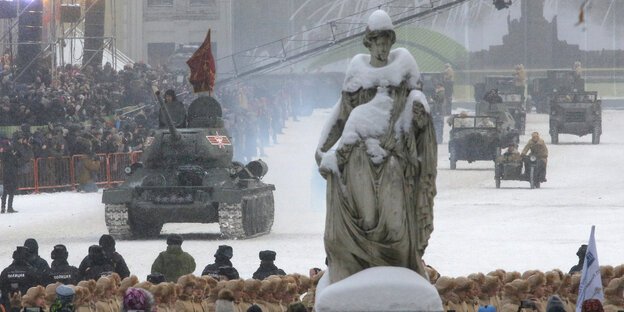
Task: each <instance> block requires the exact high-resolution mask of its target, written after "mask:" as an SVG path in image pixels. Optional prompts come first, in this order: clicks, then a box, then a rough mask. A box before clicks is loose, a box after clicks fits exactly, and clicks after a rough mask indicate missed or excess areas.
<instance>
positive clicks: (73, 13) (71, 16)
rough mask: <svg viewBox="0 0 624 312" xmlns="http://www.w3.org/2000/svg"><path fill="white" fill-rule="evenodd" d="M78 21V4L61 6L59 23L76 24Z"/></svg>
mask: <svg viewBox="0 0 624 312" xmlns="http://www.w3.org/2000/svg"><path fill="white" fill-rule="evenodd" d="M78 20H80V4H61V22H62V23H77V22H78Z"/></svg>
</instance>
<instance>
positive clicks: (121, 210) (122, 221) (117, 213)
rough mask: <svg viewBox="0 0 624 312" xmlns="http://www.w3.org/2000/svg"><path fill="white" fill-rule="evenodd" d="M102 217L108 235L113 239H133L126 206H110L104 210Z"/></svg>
mask: <svg viewBox="0 0 624 312" xmlns="http://www.w3.org/2000/svg"><path fill="white" fill-rule="evenodd" d="M104 217H105V220H106V227H107V228H108V233H109V234H110V235H112V236H113V237H114V238H115V239H121V240H127V239H132V238H133V233H132V226H131V225H130V219H129V217H128V207H127V206H126V205H110V204H107V205H106V207H105V208H104Z"/></svg>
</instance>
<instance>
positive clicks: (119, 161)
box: [0, 151, 142, 192]
mask: <svg viewBox="0 0 624 312" xmlns="http://www.w3.org/2000/svg"><path fill="white" fill-rule="evenodd" d="M141 153H142V152H141V151H136V152H131V153H113V154H97V155H96V156H97V157H98V159H99V160H100V168H99V170H98V173H97V176H96V177H95V183H96V184H97V185H104V186H106V187H112V186H113V185H116V184H120V183H122V182H123V181H124V180H125V177H126V174H125V168H126V167H129V166H130V165H132V164H133V163H135V162H137V161H139V159H140V156H141ZM83 157H86V155H74V156H72V157H68V156H63V157H48V158H37V159H31V160H29V161H28V162H27V163H26V164H24V165H23V166H21V167H20V169H19V170H18V175H17V178H18V179H19V181H18V182H19V184H18V186H19V187H18V190H20V191H34V192H39V191H40V190H61V189H71V188H75V187H76V186H78V177H79V176H80V172H81V170H83V169H82V159H83ZM0 169H2V161H0ZM3 178H4V177H2V171H1V170H0V180H2V179H3Z"/></svg>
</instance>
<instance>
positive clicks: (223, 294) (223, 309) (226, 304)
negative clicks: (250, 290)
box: [215, 288, 236, 312]
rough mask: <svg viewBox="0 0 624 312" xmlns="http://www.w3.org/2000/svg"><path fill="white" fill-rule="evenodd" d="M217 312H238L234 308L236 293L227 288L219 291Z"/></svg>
mask: <svg viewBox="0 0 624 312" xmlns="http://www.w3.org/2000/svg"><path fill="white" fill-rule="evenodd" d="M215 311H216V312H236V309H235V308H234V293H232V291H231V290H229V289H227V288H225V289H221V290H220V291H219V299H217V303H216V305H215Z"/></svg>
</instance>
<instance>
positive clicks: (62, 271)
mask: <svg viewBox="0 0 624 312" xmlns="http://www.w3.org/2000/svg"><path fill="white" fill-rule="evenodd" d="M68 255H69V254H68V252H67V248H66V247H65V245H56V246H54V249H53V250H52V254H51V258H52V267H51V268H50V283H56V282H60V283H61V284H65V285H76V284H78V282H79V281H80V273H79V272H78V268H76V267H75V266H72V265H69V263H67V256H68Z"/></svg>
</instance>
